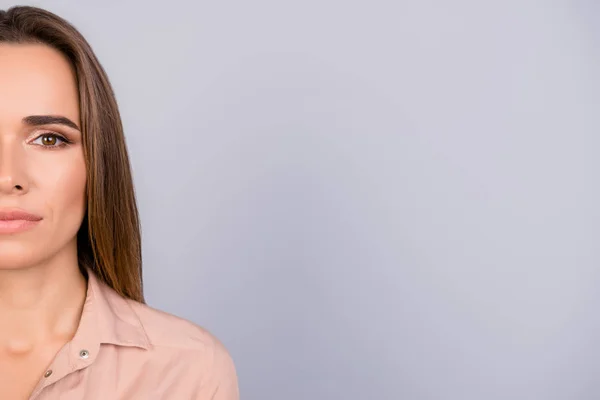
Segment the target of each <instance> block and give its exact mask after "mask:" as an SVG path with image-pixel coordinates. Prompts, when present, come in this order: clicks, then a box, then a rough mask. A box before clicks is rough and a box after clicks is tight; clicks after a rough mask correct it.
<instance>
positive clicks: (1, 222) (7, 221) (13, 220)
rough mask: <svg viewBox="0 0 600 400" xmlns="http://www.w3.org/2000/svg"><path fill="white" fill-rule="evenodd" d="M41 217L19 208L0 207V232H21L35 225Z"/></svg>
mask: <svg viewBox="0 0 600 400" xmlns="http://www.w3.org/2000/svg"><path fill="white" fill-rule="evenodd" d="M41 220H42V217H40V216H39V215H36V214H32V213H29V212H26V211H24V210H21V209H14V208H13V209H0V234H8V233H18V232H23V231H26V230H28V229H31V228H33V227H34V226H36V225H37V224H38V223H39V222H40V221H41Z"/></svg>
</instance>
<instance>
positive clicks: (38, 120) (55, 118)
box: [23, 115, 80, 131]
mask: <svg viewBox="0 0 600 400" xmlns="http://www.w3.org/2000/svg"><path fill="white" fill-rule="evenodd" d="M23 123H24V124H26V125H32V126H37V125H55V124H56V125H65V126H68V127H69V128H73V129H77V130H78V131H79V130H80V129H79V127H78V126H77V124H76V123H75V122H73V121H71V120H70V119H69V118H67V117H63V116H62V115H30V116H28V117H25V118H23Z"/></svg>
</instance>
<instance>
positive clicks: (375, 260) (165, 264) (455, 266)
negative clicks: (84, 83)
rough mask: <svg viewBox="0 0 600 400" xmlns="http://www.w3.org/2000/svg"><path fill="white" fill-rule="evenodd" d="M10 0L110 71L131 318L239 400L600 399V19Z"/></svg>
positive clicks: (492, 4) (577, 13) (528, 11)
mask: <svg viewBox="0 0 600 400" xmlns="http://www.w3.org/2000/svg"><path fill="white" fill-rule="evenodd" d="M27 4H31V5H38V6H41V7H44V8H47V9H48V10H50V11H53V12H55V13H57V14H59V15H61V16H62V17H64V18H66V19H67V20H69V21H70V22H72V23H73V24H74V25H75V26H76V27H77V28H78V29H79V30H80V31H81V32H82V33H83V34H84V36H85V37H86V38H87V39H88V41H89V42H90V43H91V45H92V47H93V48H94V50H95V51H96V54H97V55H98V57H99V59H100V61H101V63H102V64H103V66H104V67H105V69H106V71H107V73H108V75H109V77H110V79H111V82H112V84H113V85H114V88H115V91H116V94H117V100H118V102H119V105H120V109H121V112H122V117H123V122H124V125H125V132H126V137H127V142H128V146H129V150H130V154H131V161H132V165H133V169H134V179H135V184H136V188H137V195H138V199H139V206H140V211H141V217H142V226H143V246H144V249H143V252H144V254H143V255H144V268H145V269H144V278H145V288H146V296H147V300H148V303H149V304H150V305H151V306H154V307H156V308H159V309H162V310H165V311H168V312H171V313H173V314H176V315H179V316H182V317H184V318H187V319H190V320H192V321H194V322H196V323H197V324H199V325H201V326H203V327H205V328H206V329H208V330H209V331H211V332H213V333H214V334H215V335H216V336H217V337H219V338H220V339H221V341H222V342H223V343H224V344H225V345H226V346H227V348H228V349H229V351H230V352H231V354H232V356H233V358H234V360H235V363H236V366H237V370H238V375H239V382H240V389H241V394H242V398H243V399H246V400H263V399H268V400H280V399H281V400H304V399H307V400H308V399H356V400H358V399H390V400H391V399H407V400H421V399H422V400H429V399H444V400H445V399H450V400H471V399H473V400H494V399H498V400H505V399H523V400H532V399H540V400H554V399H561V400H562V399H564V400H580V399H581V400H587V399H598V398H600V379H599V377H600V347H599V344H600V313H599V310H598V305H600V291H599V289H600V281H599V280H600V269H599V262H600V248H599V246H598V241H599V240H600V212H599V201H600V191H599V190H598V185H599V182H600V180H599V178H600V169H599V168H600V162H599V161H598V160H599V156H600V150H599V149H600V147H599V145H600V136H599V129H600V116H599V114H600V108H599V107H600V94H599V93H600V80H599V77H600V69H599V67H600V3H598V2H597V1H593V0H582V1H548V0H546V1H541V0H539V1H534V0H527V1H525V0H519V1H516V0H512V1H475V0H473V1H465V0H454V1H443V0H438V1H431V0H430V1H423V0H421V1H418V0H413V1H401V0H397V1H379V0H369V1H367V0H364V1H342V0H338V1H332V0H319V1H315V0H303V1H300V0H297V1H275V0H271V1H267V0H256V1H231V0H228V1H213V2H207V1H183V0H171V1H168V2H152V1H141V0H138V1H133V0H129V1H126V0H121V1H115V0H111V1H107V0H104V1H81V0H71V1H66V0H65V1H59V0H47V1H46V0H45V1H35V2H28V3H27ZM0 5H1V8H3V9H5V8H7V7H9V6H11V5H14V3H13V2H7V1H0ZM177 400H179V399H177Z"/></svg>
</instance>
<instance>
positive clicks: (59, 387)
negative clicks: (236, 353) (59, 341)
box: [30, 271, 239, 400]
mask: <svg viewBox="0 0 600 400" xmlns="http://www.w3.org/2000/svg"><path fill="white" fill-rule="evenodd" d="M88 276H89V278H88V289H87V297H86V300H85V304H84V306H83V313H82V316H81V321H80V323H79V327H78V329H77V332H76V333H75V336H74V337H73V339H72V340H71V341H70V342H69V343H67V344H66V345H65V346H64V347H63V348H62V349H61V350H60V351H59V352H58V354H57V355H56V357H55V359H54V361H53V362H52V364H51V365H50V367H49V368H48V370H47V371H46V373H45V374H44V376H43V377H41V379H40V382H39V383H38V385H37V387H36V388H35V389H34V391H33V393H32V394H31V397H30V399H31V400H33V399H35V400H51V399H60V400H82V399H84V400H107V399H110V400H121V399H127V400H130V399H131V400H135V399H143V400H158V399H165V400H166V399H169V400H172V399H177V400H187V399H194V400H209V399H212V400H238V399H239V392H238V383H237V376H236V371H235V367H234V364H233V361H232V359H231V357H230V356H229V354H228V352H227V350H226V349H225V348H224V347H223V345H222V344H221V342H219V341H218V340H217V339H216V338H215V337H214V336H213V335H211V334H210V333H209V332H207V331H206V330H204V329H203V328H201V327H199V326H197V325H194V324H193V323H191V322H189V321H186V320H184V319H181V318H178V317H175V316H173V315H170V314H167V313H164V312H162V311H158V310H155V309H153V308H151V307H149V306H147V305H144V304H141V303H138V302H135V301H132V300H129V299H125V298H123V297H121V296H120V295H118V294H117V293H116V292H115V291H114V290H113V289H111V288H110V287H108V286H107V285H106V284H104V283H103V282H102V281H100V280H99V279H98V278H97V277H96V276H95V275H94V273H93V272H91V271H88Z"/></svg>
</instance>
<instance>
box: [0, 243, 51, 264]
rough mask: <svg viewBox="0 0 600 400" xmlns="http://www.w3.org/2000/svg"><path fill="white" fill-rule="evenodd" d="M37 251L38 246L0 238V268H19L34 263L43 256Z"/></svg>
mask: <svg viewBox="0 0 600 400" xmlns="http://www.w3.org/2000/svg"><path fill="white" fill-rule="evenodd" d="M36 247H37V248H36ZM39 251H40V248H39V246H34V245H32V244H24V243H18V242H16V241H13V242H10V241H6V240H2V239H0V270H9V269H21V268H27V267H30V266H32V265H35V264H36V263H39V262H40V261H41V260H42V259H43V258H44V257H41V254H39Z"/></svg>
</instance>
